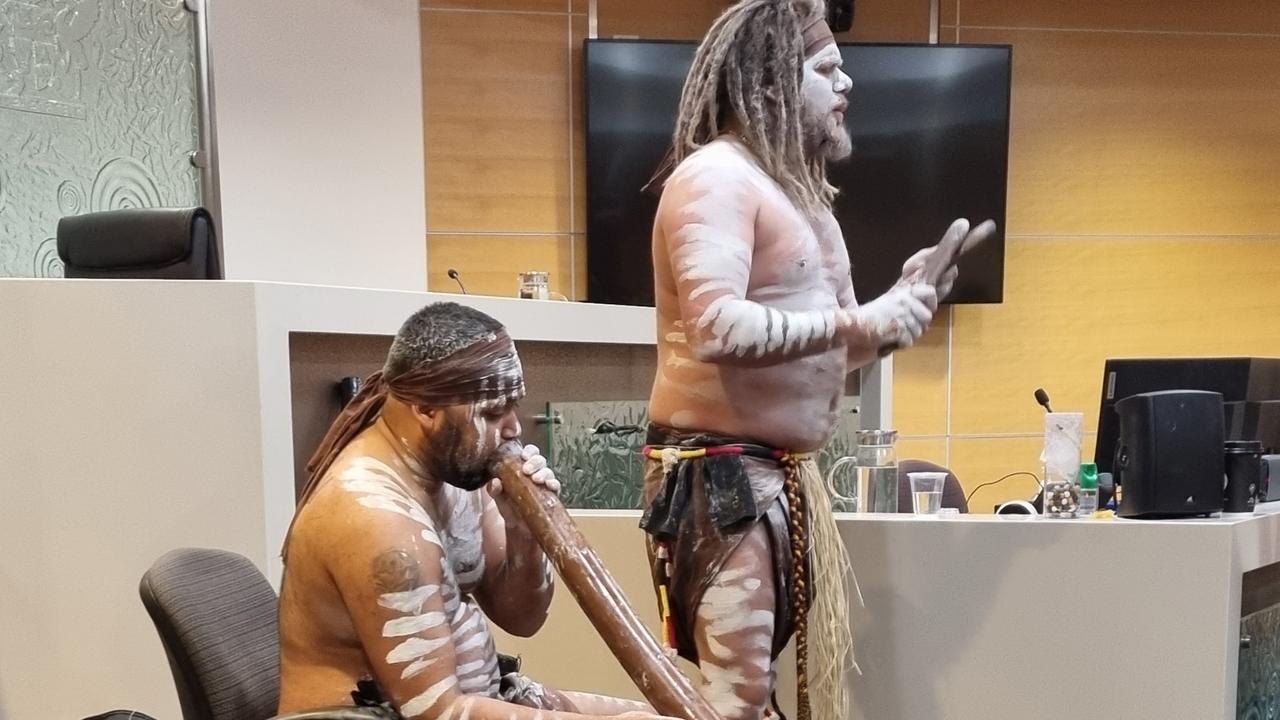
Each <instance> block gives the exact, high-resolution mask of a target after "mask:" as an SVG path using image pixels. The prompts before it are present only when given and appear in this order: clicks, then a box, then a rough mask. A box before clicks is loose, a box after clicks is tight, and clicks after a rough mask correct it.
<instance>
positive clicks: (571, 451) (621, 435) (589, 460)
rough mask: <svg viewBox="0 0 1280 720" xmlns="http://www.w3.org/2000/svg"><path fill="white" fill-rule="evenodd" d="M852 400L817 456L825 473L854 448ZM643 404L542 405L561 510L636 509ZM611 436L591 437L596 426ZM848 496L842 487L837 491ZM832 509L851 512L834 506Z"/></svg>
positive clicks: (641, 467)
mask: <svg viewBox="0 0 1280 720" xmlns="http://www.w3.org/2000/svg"><path fill="white" fill-rule="evenodd" d="M857 403H858V399H857V398H845V412H844V413H843V414H842V415H841V418H842V422H841V423H840V427H839V428H837V430H836V433H835V437H833V438H832V439H831V442H830V443H829V444H828V445H827V447H826V448H824V449H822V450H821V451H820V452H819V453H818V454H817V457H818V465H819V467H820V468H821V469H822V472H823V473H824V474H825V473H826V470H827V468H828V467H830V466H831V463H833V462H834V461H835V460H836V459H838V458H840V457H843V456H845V455H853V453H854V451H855V450H856V449H857V441H856V435H855V433H857V431H858V415H857V414H856V413H855V412H854V409H855V408H856V406H857ZM647 405H648V403H647V402H645V401H643V400H622V401H598V402H564V403H548V405H547V415H548V416H549V417H559V422H557V423H553V424H551V425H548V426H547V428H548V430H547V434H548V437H547V447H548V448H550V454H549V455H548V456H547V460H548V462H549V463H550V464H551V468H552V469H553V470H554V471H555V473H556V477H558V478H560V480H561V484H562V490H561V499H562V500H563V501H564V504H565V506H566V507H570V508H579V509H592V510H634V509H638V508H639V507H640V497H641V491H640V489H641V483H642V482H643V479H644V463H643V458H641V456H640V449H641V448H643V447H644V435H645V433H644V428H645V426H646V425H647V423H648V422H649V418H648V415H647V413H646V408H647ZM605 422H607V423H612V425H613V426H614V428H615V429H614V431H613V432H605V433H597V432H596V430H597V429H598V428H600V427H601V423H605ZM840 491H841V492H843V493H848V492H849V488H848V487H841V489H840ZM836 509H837V510H842V509H851V508H844V507H843V506H837V508H836Z"/></svg>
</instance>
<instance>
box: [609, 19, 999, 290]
mask: <svg viewBox="0 0 1280 720" xmlns="http://www.w3.org/2000/svg"><path fill="white" fill-rule="evenodd" d="M694 49H695V46H694V45H693V44H692V43H688V42H665V41H638V40H588V41H586V62H585V66H586V68H585V69H586V85H585V87H586V105H587V107H586V129H587V248H588V251H587V252H588V254H587V273H588V278H587V295H588V298H589V299H590V300H591V301H592V302H602V303H617V304H623V305H652V304H653V263H652V259H651V255H650V252H651V248H650V245H651V237H652V230H653V217H654V213H655V212H656V210H657V206H658V197H657V194H656V192H644V191H643V190H642V189H643V188H644V186H645V185H646V183H648V181H649V180H650V178H651V177H652V176H653V174H654V171H655V170H656V169H657V168H658V166H659V164H660V163H661V161H662V159H663V157H664V155H665V154H666V152H667V150H668V148H669V147H670V145H671V133H672V130H673V128H674V125H675V114H676V108H677V106H678V105H679V103H680V91H681V88H682V87H683V86H684V79H685V75H686V74H687V73H688V71H689V66H690V65H691V64H692V63H693V54H694ZM840 52H841V54H842V55H843V56H844V62H845V72H847V73H848V74H849V76H850V77H851V78H853V91H852V92H851V93H850V109H849V112H848V114H847V115H846V120H845V122H846V125H847V126H848V127H849V130H850V134H851V135H852V137H853V144H854V151H853V156H852V157H851V158H850V159H849V160H848V161H846V162H843V163H839V164H835V165H832V166H831V167H830V175H831V180H832V182H833V184H835V185H836V186H837V187H838V188H839V189H840V195H839V197H838V198H837V200H836V203H835V208H834V210H835V215H836V218H837V219H838V220H839V222H840V226H841V228H842V229H843V230H844V237H845V243H846V244H847V245H848V248H849V255H850V258H851V259H852V261H853V282H854V290H855V292H856V293H857V295H858V298H859V300H860V301H866V300H870V299H871V298H873V297H875V296H877V295H879V294H881V293H883V292H884V291H885V290H887V289H888V288H889V287H890V286H891V285H892V284H893V283H894V281H895V280H897V278H898V276H899V275H900V273H901V269H902V263H903V261H905V260H906V259H907V258H908V257H910V255H911V254H912V253H914V252H915V251H917V250H919V249H920V248H923V247H927V246H929V245H932V244H933V243H935V242H937V241H938V239H939V238H941V236H942V233H943V232H944V231H945V230H946V229H947V226H948V225H949V224H950V223H951V221H952V220H953V219H955V218H957V217H967V218H970V219H971V220H973V221H974V222H975V223H976V222H977V221H978V220H982V219H986V218H993V219H994V220H995V221H996V222H997V223H998V224H999V228H1000V231H999V233H998V234H997V235H996V237H994V238H992V239H991V240H989V241H987V242H986V243H984V244H983V245H982V246H980V248H979V249H978V250H975V251H974V252H972V253H970V254H968V255H966V256H965V257H964V258H963V259H962V261H961V263H960V279H959V281H958V282H957V283H956V287H955V289H954V290H953V291H952V294H951V297H950V299H949V300H950V302H953V303H997V302H1001V300H1002V299H1003V294H1004V228H1005V189H1006V184H1007V174H1008V156H1009V87H1010V82H1009V81H1010V60H1011V50H1010V48H1009V47H1008V46H989V45H981V46H979V45H901V44H853V45H842V46H841V48H840Z"/></svg>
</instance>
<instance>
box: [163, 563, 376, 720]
mask: <svg viewBox="0 0 1280 720" xmlns="http://www.w3.org/2000/svg"><path fill="white" fill-rule="evenodd" d="M139 592H140V594H141V595H142V604H143V605H144V606H146V608H147V613H148V614H149V615H150V616H151V620H152V622H154V623H155V626H156V631H157V632H158V633H159V634H160V643H161V644H162V645H164V651H165V655H167V656H168V658H169V669H170V670H171V671H172V672H173V680H174V684H175V685H176V686H177V689H178V701H179V702H180V703H181V705H182V717H183V719H184V720H267V719H268V718H271V717H272V716H273V715H275V711H276V706H277V705H278V703H279V699H280V637H279V626H278V624H277V620H276V613H277V611H278V609H279V601H278V598H277V597H276V593H275V590H273V589H272V588H271V584H270V583H268V582H267V579H266V578H265V577H263V576H262V573H261V572H259V571H258V568H257V567H256V566H254V564H253V563H252V562H250V561H249V560H248V559H247V558H245V557H242V556H240V555H237V554H235V553H232V552H227V551H225V550H205V549H199V548H184V549H181V550H173V551H171V552H169V553H166V554H165V555H164V556H163V557H161V558H160V559H159V560H157V561H156V562H155V564H153V565H152V566H151V569H150V570H147V572H146V574H145V575H143V576H142V583H141V585H140V587H139ZM390 717H391V713H390V712H389V711H387V710H386V709H384V708H381V707H335V708H323V709H319V710H314V711H308V712H301V713H293V714H289V715H282V716H279V719H278V720H286V718H287V719H288V720H389V719H390Z"/></svg>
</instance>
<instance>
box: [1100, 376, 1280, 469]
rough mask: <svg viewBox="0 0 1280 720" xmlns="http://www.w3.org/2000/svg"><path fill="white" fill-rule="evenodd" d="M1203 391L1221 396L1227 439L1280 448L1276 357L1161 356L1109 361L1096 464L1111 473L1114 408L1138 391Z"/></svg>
mask: <svg viewBox="0 0 1280 720" xmlns="http://www.w3.org/2000/svg"><path fill="white" fill-rule="evenodd" d="M1159 390H1207V391H1209V392H1216V393H1222V399H1223V402H1224V403H1225V405H1226V407H1225V408H1224V410H1225V418H1226V419H1225V425H1226V427H1224V428H1223V429H1224V430H1225V432H1226V439H1227V440H1259V441H1261V442H1262V445H1263V447H1264V448H1268V449H1270V450H1272V451H1277V450H1280V422H1278V421H1277V420H1276V419H1275V418H1276V413H1277V412H1280V359H1276V358H1163V359H1111V360H1107V362H1106V366H1105V367H1104V368H1103V372H1102V405H1101V408H1100V409H1099V411H1098V442H1097V446H1096V448H1095V450H1094V462H1095V463H1097V465H1098V471H1099V472H1113V470H1112V463H1113V462H1114V456H1115V451H1116V438H1117V437H1118V436H1119V434H1120V417H1119V416H1118V415H1117V414H1116V411H1115V405H1116V402H1117V401H1119V400H1123V399H1124V398H1127V397H1129V396H1130V395H1137V394H1139V393H1146V392H1156V391H1159Z"/></svg>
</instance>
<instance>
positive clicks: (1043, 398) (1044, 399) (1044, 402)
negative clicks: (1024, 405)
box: [1036, 388, 1053, 412]
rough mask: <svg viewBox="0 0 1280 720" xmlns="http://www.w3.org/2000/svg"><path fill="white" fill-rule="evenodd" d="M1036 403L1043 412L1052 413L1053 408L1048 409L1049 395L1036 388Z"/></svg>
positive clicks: (1042, 389)
mask: <svg viewBox="0 0 1280 720" xmlns="http://www.w3.org/2000/svg"><path fill="white" fill-rule="evenodd" d="M1036 402H1037V403H1039V404H1040V405H1041V406H1042V407H1043V408H1044V411H1045V412H1053V408H1051V407H1049V393H1047V392H1045V391H1044V388H1036Z"/></svg>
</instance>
